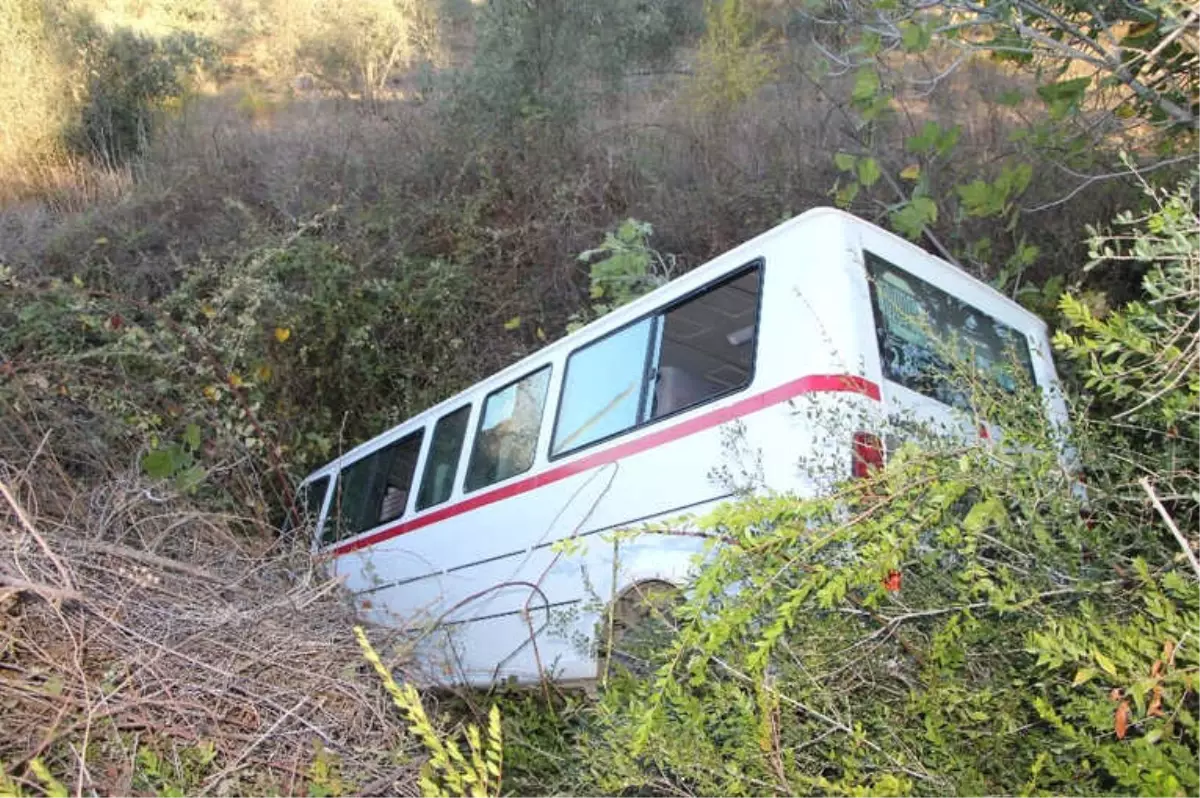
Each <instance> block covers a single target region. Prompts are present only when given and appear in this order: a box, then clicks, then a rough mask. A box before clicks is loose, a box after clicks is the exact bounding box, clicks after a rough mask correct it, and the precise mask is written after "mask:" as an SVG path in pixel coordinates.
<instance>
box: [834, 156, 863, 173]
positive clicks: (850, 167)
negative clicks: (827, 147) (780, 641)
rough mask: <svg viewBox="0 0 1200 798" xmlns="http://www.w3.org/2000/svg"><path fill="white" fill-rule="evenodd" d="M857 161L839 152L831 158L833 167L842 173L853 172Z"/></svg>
mask: <svg viewBox="0 0 1200 798" xmlns="http://www.w3.org/2000/svg"><path fill="white" fill-rule="evenodd" d="M857 161H858V159H857V158H855V157H854V156H853V155H851V154H850V153H848V152H839V153H838V154H837V155H834V156H833V165H834V166H836V167H837V168H838V169H840V170H841V171H843V172H853V171H854V165H855V163H856V162H857Z"/></svg>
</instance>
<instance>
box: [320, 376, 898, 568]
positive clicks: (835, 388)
mask: <svg viewBox="0 0 1200 798" xmlns="http://www.w3.org/2000/svg"><path fill="white" fill-rule="evenodd" d="M806 393H857V394H862V395H863V396H867V397H870V398H871V399H874V400H875V401H879V398H880V396H879V386H878V385H876V384H875V383H873V382H871V381H870V380H868V379H865V378H863V377H855V376H853V375H850V374H814V375H810V376H808V377H801V378H800V379H798V380H793V381H791V382H787V383H784V384H783V385H780V386H778V387H776V388H772V389H771V390H769V391H764V392H763V393H760V394H757V395H755V396H749V397H747V398H745V399H742V400H740V401H737V402H734V403H733V404H731V405H726V406H724V407H718V408H716V409H715V410H711V411H709V412H707V413H703V414H701V415H698V416H694V417H693V418H689V419H688V420H687V421H683V422H681V423H679V424H675V425H673V426H670V427H664V428H663V429H660V430H656V431H654V432H651V433H650V434H649V435H643V436H642V437H640V438H635V439H633V440H631V441H626V442H625V443H621V444H618V445H616V446H612V447H610V448H608V449H601V450H600V451H598V452H593V453H592V454H589V455H587V456H585V457H581V458H579V459H578V460H572V461H571V462H569V463H564V464H563V465H560V466H557V467H555V468H551V469H549V470H547V471H543V472H542V473H540V474H534V475H533V476H531V477H528V478H526V479H521V480H517V481H516V482H513V483H511V484H509V485H504V486H502V487H499V488H496V489H494V490H489V491H485V492H483V493H478V494H476V495H474V496H471V497H470V498H467V499H464V500H463V501H460V502H458V503H457V504H451V505H448V506H446V507H443V508H441V509H440V510H434V511H433V512H432V513H429V514H428V515H423V516H421V517H420V518H414V519H412V520H411V521H404V522H402V523H399V524H395V525H394V526H390V527H388V528H387V529H381V530H379V531H378V532H373V533H371V534H370V535H366V536H365V537H361V538H358V539H357V540H351V541H348V542H346V543H343V544H341V545H340V546H335V547H334V548H333V549H332V550H331V551H329V552H328V553H329V554H331V555H332V556H334V557H339V556H341V555H343V554H349V553H351V552H354V551H358V550H359V549H365V548H367V547H368V546H374V545H376V544H377V543H382V542H383V541H385V540H390V539H391V538H394V537H399V536H400V535H403V534H406V533H408V532H412V531H414V530H417V529H420V528H422V527H426V526H429V525H430V524H436V523H438V522H439V521H445V520H446V519H447V518H453V517H454V516H456V515H462V514H463V513H469V512H471V511H472V510H477V509H479V508H480V507H486V506H487V505H489V504H495V503H496V502H499V501H504V500H505V499H511V498H512V497H513V496H518V495H520V494H522V493H527V492H528V491H531V490H535V489H537V488H540V487H544V486H546V485H550V484H552V483H555V482H558V481H560V480H564V479H566V478H567V477H572V476H575V475H576V474H579V473H581V472H583V471H588V470H590V469H593V468H597V467H598V466H602V465H608V464H609V463H613V462H616V461H617V460H622V459H624V458H626V457H630V456H632V455H635V454H638V453H640V452H644V451H646V450H647V449H654V448H657V447H659V446H662V445H663V444H666V443H670V442H672V441H677V440H679V439H680V438H686V437H687V436H689V435H694V434H696V433H697V432H703V431H704V430H706V429H712V428H713V427H715V426H718V425H720V424H724V423H725V422H727V421H732V420H734V419H736V418H741V417H742V416H747V415H750V414H751V413H755V412H757V411H759V410H762V409H764V408H767V407H770V406H772V405H777V404H781V403H782V402H786V401H788V400H789V399H795V398H796V397H797V396H800V395H802V394H806Z"/></svg>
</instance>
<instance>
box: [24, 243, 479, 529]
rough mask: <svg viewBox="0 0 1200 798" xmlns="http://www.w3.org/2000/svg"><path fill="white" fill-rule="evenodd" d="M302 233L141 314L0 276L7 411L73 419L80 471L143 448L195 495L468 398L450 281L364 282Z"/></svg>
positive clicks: (461, 293) (77, 292)
mask: <svg viewBox="0 0 1200 798" xmlns="http://www.w3.org/2000/svg"><path fill="white" fill-rule="evenodd" d="M314 224H315V222H314ZM310 229H311V228H310V226H305V227H302V228H301V229H300V230H298V231H296V232H295V233H294V234H292V235H290V236H288V237H286V238H283V239H282V240H280V241H279V242H278V243H276V244H273V245H264V246H261V247H260V248H258V249H256V250H254V251H252V252H250V253H248V254H247V255H246V256H245V257H244V258H242V259H241V260H240V261H239V262H238V263H236V264H230V263H216V262H211V261H205V260H201V261H200V262H198V263H197V264H195V265H193V266H192V267H190V268H188V269H187V270H186V272H185V274H184V277H183V280H182V282H181V283H180V284H179V286H178V287H177V288H176V289H174V290H173V291H172V292H171V293H170V294H168V295H167V296H166V297H164V298H163V299H162V300H161V301H159V302H158V303H155V304H154V305H150V304H148V303H145V302H141V301H139V300H136V299H132V298H129V297H126V296H122V295H117V294H111V293H108V292H105V291H99V290H91V289H90V288H89V287H88V285H87V284H86V283H85V282H84V281H83V280H81V279H78V278H77V279H76V280H75V281H74V282H62V281H50V282H46V283H43V282H33V281H28V280H22V279H19V278H18V277H16V276H15V275H14V274H12V273H11V272H5V273H3V274H0V280H2V281H3V283H4V285H3V287H4V290H3V291H2V292H0V356H2V358H3V360H2V361H0V362H2V363H3V368H4V369H5V372H6V376H7V377H8V379H6V380H5V381H4V382H3V383H2V384H0V392H3V395H4V400H5V402H6V403H11V404H9V407H11V408H12V409H14V410H15V411H17V412H18V413H21V414H27V415H28V416H29V417H43V416H46V415H48V414H60V415H62V416H64V417H68V418H72V419H73V423H72V424H71V425H70V426H72V427H74V428H75V429H77V430H78V431H79V433H80V441H79V446H78V450H77V452H78V456H79V462H78V463H77V466H78V467H86V465H87V463H88V462H89V461H90V462H92V463H94V464H96V469H95V471H96V473H102V468H101V467H100V464H102V463H107V462H111V460H112V459H113V457H116V458H117V459H121V458H122V457H125V458H130V457H132V456H133V455H134V454H135V453H137V452H138V451H141V450H145V449H147V448H149V450H150V454H151V455H152V456H153V455H156V454H157V457H151V459H149V460H146V459H143V461H142V462H143V464H145V465H147V467H148V468H151V467H153V468H152V470H153V471H154V473H153V476H159V477H162V476H170V477H177V478H179V479H178V480H177V482H181V483H182V484H179V487H196V486H197V485H199V483H200V482H201V481H203V480H204V477H205V474H204V473H203V470H202V469H203V467H204V465H205V463H211V462H231V461H235V462H236V461H244V455H248V456H249V458H250V460H249V462H252V463H264V464H267V465H271V464H274V466H275V467H276V468H277V469H278V468H279V467H281V466H282V465H283V464H285V463H286V466H287V467H288V468H291V469H295V470H296V471H298V472H302V471H303V469H305V468H307V467H310V466H312V465H315V464H316V463H319V462H321V461H323V460H325V459H327V458H329V457H330V456H332V455H334V454H336V452H337V450H338V449H339V447H342V446H347V447H348V446H349V445H351V444H352V443H353V442H355V441H357V440H361V439H363V438H365V437H369V436H370V435H373V434H376V433H377V432H378V431H379V430H380V429H383V428H385V427H387V426H389V425H391V424H394V423H396V422H397V421H399V420H400V419H401V418H404V417H405V416H407V415H410V414H411V413H413V412H415V411H416V410H418V409H420V408H421V407H424V406H428V405H430V404H432V403H434V402H435V401H438V400H440V399H441V398H444V396H445V394H446V392H447V391H449V390H451V389H452V388H453V387H455V386H457V385H461V384H465V382H466V381H467V380H468V379H469V376H470V374H469V371H468V369H470V367H471V363H470V358H469V357H467V356H465V354H466V353H464V351H463V341H462V339H461V338H459V337H458V335H459V334H460V333H461V331H462V326H461V320H460V316H461V315H462V314H464V313H466V312H467V307H468V305H467V293H466V289H467V281H466V280H465V277H464V274H463V272H462V270H460V269H459V268H458V267H456V266H455V265H454V264H450V263H445V262H436V261H435V262H427V261H420V262H412V261H403V260H401V261H397V262H393V263H388V264H382V265H380V266H379V267H378V268H376V269H375V270H374V271H373V273H370V272H368V273H364V270H363V269H362V268H361V267H360V266H359V265H357V264H355V263H353V262H352V261H351V260H350V259H349V258H348V257H346V256H345V255H344V254H343V253H341V252H340V251H339V250H338V248H337V246H336V245H332V244H329V243H327V242H325V241H322V240H320V239H319V238H314V237H310V236H308V235H307V233H309V232H310ZM401 355H402V356H401ZM197 469H201V470H199V471H197ZM231 477H232V475H231V473H230V472H229V471H228V470H227V471H226V472H225V473H224V474H223V475H217V474H213V475H208V480H207V484H208V486H209V487H211V488H222V489H224V490H226V491H229V490H232V489H233V486H232V484H231V483H230V479H231ZM272 482H274V480H272ZM235 492H236V491H235ZM283 493H284V494H286V489H284V490H283ZM281 499H283V501H284V502H285V503H286V497H285V496H283V497H281ZM259 509H260V511H265V510H266V508H259Z"/></svg>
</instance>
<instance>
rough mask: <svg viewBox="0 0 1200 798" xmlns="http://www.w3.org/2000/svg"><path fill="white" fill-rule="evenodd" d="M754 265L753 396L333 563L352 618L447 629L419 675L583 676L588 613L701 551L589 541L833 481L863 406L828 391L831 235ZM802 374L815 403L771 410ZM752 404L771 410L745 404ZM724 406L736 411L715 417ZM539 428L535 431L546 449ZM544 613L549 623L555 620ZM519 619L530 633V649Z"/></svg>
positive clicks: (834, 372)
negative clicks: (608, 458)
mask: <svg viewBox="0 0 1200 798" xmlns="http://www.w3.org/2000/svg"><path fill="white" fill-rule="evenodd" d="M762 254H763V255H764V257H765V261H766V267H765V272H764V279H763V289H762V290H763V296H762V311H761V320H760V327H759V341H758V349H757V364H756V370H755V376H754V379H753V382H752V384H751V385H750V386H748V387H747V388H745V389H743V390H742V391H739V392H738V393H735V394H733V395H731V396H728V397H725V398H723V399H720V400H717V401H715V402H712V403H709V404H705V405H701V406H699V407H696V408H693V409H691V410H688V411H686V412H684V413H681V414H679V415H678V416H675V417H672V418H669V419H663V420H662V421H660V422H658V423H655V424H652V425H650V426H648V427H646V428H645V429H643V430H639V431H637V432H635V433H631V434H629V435H626V436H622V437H621V438H618V439H617V440H615V441H612V442H609V443H604V444H599V445H598V446H596V447H592V448H591V449H588V450H585V452H583V453H581V454H580V455H579V456H580V457H587V456H591V454H592V453H594V452H602V451H604V450H605V449H606V448H607V447H611V448H617V447H622V451H627V450H629V449H628V447H626V446H625V445H626V444H627V443H631V442H635V441H637V440H639V439H641V438H643V437H648V436H654V437H653V440H654V442H655V445H653V446H652V447H650V448H645V449H644V450H638V447H637V446H633V447H632V451H631V453H630V454H628V455H627V456H623V457H621V458H620V459H619V460H616V461H615V462H611V463H608V464H605V465H602V466H599V467H597V468H593V469H591V470H589V471H587V472H584V473H580V474H575V475H573V476H570V477H568V478H565V479H562V480H560V481H556V482H553V483H551V484H547V485H542V486H540V487H536V488H533V489H531V490H528V491H525V492H522V493H518V494H516V495H514V496H511V497H509V498H506V499H504V500H503V501H499V502H496V503H494V504H490V505H486V506H484V507H480V508H477V509H475V510H472V511H470V512H465V513H463V514H461V515H456V516H452V517H450V518H447V519H445V520H443V521H440V522H438V523H437V524H433V525H431V526H428V527H424V528H421V529H418V530H415V531H413V532H411V533H409V534H405V535H401V536H399V537H396V538H393V539H390V540H386V541H383V542H381V543H379V544H377V545H375V546H372V547H370V548H369V549H365V550H363V551H359V552H353V553H350V554H347V555H344V556H342V557H341V558H339V563H338V571H339V573H342V574H344V575H345V577H346V579H347V587H349V588H350V589H351V590H352V591H354V592H356V593H359V594H360V595H359V596H358V599H359V602H360V607H362V609H363V611H364V613H365V614H366V615H367V616H368V617H369V618H371V619H372V620H377V621H379V622H384V623H388V624H390V625H399V626H405V625H422V624H428V623H430V622H436V621H442V622H444V624H445V625H444V629H443V632H444V634H443V633H442V632H439V633H438V634H436V635H431V636H427V637H426V638H425V640H424V642H423V644H422V646H421V656H420V659H421V661H422V662H423V663H424V664H426V665H427V666H428V667H429V670H430V671H431V675H436V674H437V673H438V672H443V673H445V672H446V669H447V668H449V669H450V673H456V674H458V675H457V676H456V677H452V678H458V679H465V680H466V681H468V682H471V683H482V682H486V681H489V680H490V679H491V678H492V675H493V674H496V675H499V676H501V677H504V676H513V677H516V678H517V679H518V680H520V681H529V680H532V679H536V678H537V677H538V665H539V661H540V664H541V666H542V667H543V668H547V667H549V664H550V663H555V665H556V666H557V668H558V671H557V674H556V675H558V676H560V677H562V678H586V677H587V676H591V675H594V673H595V659H594V656H593V654H592V652H591V650H590V647H591V641H592V638H593V634H594V629H595V624H596V621H597V620H598V618H599V617H600V610H601V608H603V607H604V606H605V605H607V603H608V602H609V601H610V600H611V598H612V596H613V595H614V594H615V593H618V592H620V591H622V590H624V589H625V588H626V587H628V586H630V585H632V584H636V583H637V582H639V581H646V580H649V579H664V580H666V581H671V582H681V581H683V580H684V579H685V578H686V575H687V574H688V573H689V570H690V568H691V567H692V559H693V556H694V555H695V554H696V553H697V552H699V551H700V550H701V548H702V545H703V541H702V540H700V539H698V538H696V537H693V536H691V535H690V534H689V533H690V532H692V531H693V529H694V527H693V526H692V525H691V523H690V522H687V521H681V522H679V523H677V524H672V525H671V529H672V531H674V532H678V533H682V534H656V535H653V536H644V537H641V538H636V539H633V540H627V541H623V542H621V543H620V545H619V546H616V547H614V545H613V543H612V541H611V540H610V539H607V538H605V537H604V536H603V535H599V534H592V533H595V532H596V531H598V530H606V529H615V528H621V527H638V526H639V525H642V524H644V523H645V522H646V521H647V520H648V519H661V520H664V521H670V520H672V519H673V518H674V517H675V516H677V515H678V514H680V513H686V512H696V511H698V510H702V509H707V508H709V507H711V506H713V505H714V504H715V503H716V502H718V501H721V500H723V499H726V498H729V497H731V496H733V495H734V494H735V493H736V492H738V491H741V490H762V489H764V488H765V489H770V490H774V491H787V492H798V493H801V494H808V493H812V492H813V491H815V490H818V489H820V488H821V487H823V486H824V485H826V484H828V483H829V482H831V481H832V480H833V479H836V478H841V477H843V476H844V475H845V473H846V464H847V463H848V453H849V450H850V432H849V431H848V430H850V429H851V428H852V427H854V426H855V424H857V423H859V422H857V421H851V420H850V419H851V418H857V417H858V416H861V415H862V414H863V412H864V408H865V407H867V406H869V405H871V404H873V403H872V402H871V401H870V400H868V399H866V398H865V397H863V396H860V395H858V394H856V393H854V392H852V391H846V390H843V389H839V388H830V385H831V384H834V385H836V384H837V383H836V382H833V383H831V382H830V380H829V379H828V378H831V377H836V376H839V375H841V376H847V375H850V376H854V377H859V378H861V377H862V376H863V373H864V363H863V353H862V352H861V348H860V346H859V345H858V338H857V337H856V336H855V334H854V330H855V316H856V313H857V312H858V309H856V308H855V307H854V306H853V305H852V304H851V302H850V300H849V295H850V291H851V286H852V284H853V283H852V279H851V277H850V272H849V268H848V266H847V243H846V239H845V230H844V224H843V223H842V222H841V221H840V219H838V218H837V217H829V218H826V217H822V218H820V219H818V220H816V221H815V222H814V223H813V224H810V225H809V226H807V227H802V228H797V229H796V230H794V231H793V232H792V234H791V235H790V236H783V237H779V238H778V239H775V240H773V242H772V245H771V247H770V248H769V249H767V250H766V251H764V252H763V253H762ZM813 376H817V377H821V378H823V379H820V380H816V381H813V382H812V385H813V386H816V387H814V388H813V390H812V391H809V390H808V389H807V388H804V389H803V390H802V391H800V392H798V393H796V394H795V395H791V396H789V397H788V399H787V400H786V401H784V400H780V399H779V398H778V397H779V396H780V394H779V390H780V389H781V387H786V386H794V385H797V384H801V385H808V384H809V383H808V382H805V381H804V380H803V379H802V378H807V377H813ZM755 397H768V398H769V401H768V400H767V399H763V400H762V401H761V402H758V403H757V404H756V403H755V401H754V400H755ZM554 404H555V403H554V402H553V401H551V402H549V403H548V406H549V407H553V406H554ZM735 407H736V408H737V412H723V410H724V409H728V408H735ZM742 411H744V412H742ZM714 414H715V415H714ZM698 419H709V420H710V421H711V420H713V419H716V421H713V423H712V424H708V422H698V421H697V420H698ZM551 422H552V419H551V420H549V421H548V422H547V424H545V425H544V426H543V436H542V437H543V440H542V444H541V445H542V446H543V447H544V446H545V438H546V432H545V431H546V430H547V429H548V428H549V425H550V423H551ZM718 422H719V423H718ZM670 430H677V431H679V435H678V436H673V435H672V434H670V432H669V431H670ZM831 430H832V431H831ZM560 462H569V459H568V460H564V461H560ZM557 465H559V463H551V464H550V465H549V469H553V468H555V467H556V466H557ZM543 470H545V469H544V468H543ZM517 479H518V480H520V479H521V477H518V478H517ZM572 536H581V538H582V539H581V540H580V541H579V542H578V545H577V546H576V545H573V546H572V547H569V549H568V550H567V551H566V552H565V553H563V554H561V555H560V554H558V553H557V552H555V551H554V550H553V549H552V548H551V547H549V546H548V545H547V544H549V543H551V542H553V541H555V540H561V539H564V538H570V537H572ZM572 549H574V550H572ZM614 557H615V560H614ZM518 583H520V584H518ZM505 584H507V587H504V588H502V589H495V590H490V589H489V588H493V587H495V586H497V585H505ZM532 585H536V587H532ZM546 605H549V606H550V607H551V609H550V610H549V611H548V613H547V611H546V610H545V607H546ZM539 607H540V608H542V609H538V608H539ZM526 609H528V610H530V611H531V614H530V615H529V616H528V617H529V619H528V620H526V614H525V612H524V611H525V610H526ZM547 614H548V615H549V616H551V618H550V619H548V618H547V617H546V616H547ZM554 616H558V617H560V618H561V620H560V621H559V622H553V617H554ZM445 622H448V623H445ZM531 622H532V623H534V628H535V630H537V631H538V635H537V648H536V653H535V649H534V646H533V645H531V644H530V642H529V637H530V628H529V624H530V623H531ZM439 639H440V640H439Z"/></svg>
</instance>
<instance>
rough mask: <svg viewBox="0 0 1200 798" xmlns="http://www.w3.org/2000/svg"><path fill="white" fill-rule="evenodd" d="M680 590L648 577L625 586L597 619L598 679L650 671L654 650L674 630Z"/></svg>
mask: <svg viewBox="0 0 1200 798" xmlns="http://www.w3.org/2000/svg"><path fill="white" fill-rule="evenodd" d="M682 598H683V596H682V592H681V591H680V589H679V588H678V587H676V586H675V585H673V584H671V583H670V582H666V581H663V580H661V579H652V580H647V581H645V582H639V583H637V584H636V585H634V586H633V587H631V588H628V589H626V590H625V591H624V592H623V593H622V594H621V595H620V596H618V597H617V598H616V600H615V601H613V603H612V604H611V605H610V607H609V610H608V612H606V613H605V614H604V615H603V616H602V617H601V619H600V624H601V628H600V630H599V631H600V633H599V634H598V635H597V636H596V639H597V640H599V641H600V651H599V652H598V653H599V659H600V667H601V670H600V673H601V678H602V679H605V680H607V678H608V677H610V676H613V675H615V674H616V673H618V672H622V671H623V672H625V673H629V674H631V675H633V676H636V677H644V676H648V675H649V674H650V671H651V668H652V657H653V655H654V652H655V651H656V650H658V649H660V648H661V647H662V646H663V645H664V644H665V643H666V642H667V641H668V640H669V639H670V638H671V636H672V635H673V634H674V633H675V608H676V607H677V606H678V605H679V603H680V601H682Z"/></svg>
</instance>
